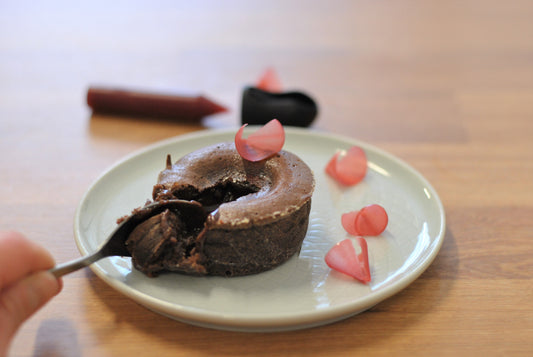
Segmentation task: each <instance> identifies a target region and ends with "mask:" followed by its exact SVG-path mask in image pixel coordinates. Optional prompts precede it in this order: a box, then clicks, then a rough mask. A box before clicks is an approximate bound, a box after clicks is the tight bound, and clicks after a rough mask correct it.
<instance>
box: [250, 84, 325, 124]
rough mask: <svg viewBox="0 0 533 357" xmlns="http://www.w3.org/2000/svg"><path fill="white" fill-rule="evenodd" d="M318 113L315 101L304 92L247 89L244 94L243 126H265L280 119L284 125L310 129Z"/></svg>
mask: <svg viewBox="0 0 533 357" xmlns="http://www.w3.org/2000/svg"><path fill="white" fill-rule="evenodd" d="M317 113H318V107H317V105H316V103H315V101H314V100H313V99H312V98H311V97H309V96H308V95H307V94H304V93H302V92H284V93H273V92H268V91H264V90H261V89H258V88H255V87H246V88H245V89H244V91H243V94H242V110H241V122H242V124H252V125H254V124H259V125H263V124H266V123H268V122H269V121H270V120H272V119H278V120H279V121H280V122H281V124H283V125H289V126H301V127H308V126H309V125H311V123H312V122H313V120H315V117H316V115H317Z"/></svg>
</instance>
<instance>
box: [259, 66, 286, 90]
mask: <svg viewBox="0 0 533 357" xmlns="http://www.w3.org/2000/svg"><path fill="white" fill-rule="evenodd" d="M256 88H259V89H261V90H264V91H267V92H272V93H279V92H281V90H282V86H281V82H280V80H279V77H278V75H277V74H276V71H274V69H273V68H267V69H266V71H265V72H263V74H262V75H261V77H260V78H259V81H257V84H256Z"/></svg>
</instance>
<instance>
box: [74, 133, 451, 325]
mask: <svg viewBox="0 0 533 357" xmlns="http://www.w3.org/2000/svg"><path fill="white" fill-rule="evenodd" d="M250 130H254V128H253V127H251V128H249V129H248V131H250ZM235 132H236V130H224V131H212V130H208V131H203V132H197V133H193V134H191V135H183V136H179V137H176V138H172V139H170V140H166V141H162V142H160V143H157V144H155V145H152V146H150V147H148V148H146V149H144V150H142V151H140V152H137V153H135V154H133V155H131V156H129V157H127V158H125V159H124V160H122V161H120V162H119V163H117V164H116V165H114V166H113V167H111V168H110V169H109V170H108V171H106V172H105V173H104V174H103V175H102V176H101V177H100V178H99V179H98V180H97V181H96V182H95V183H94V184H93V185H92V186H91V187H90V189H89V190H88V192H87V193H86V195H85V196H84V197H83V199H82V201H81V203H80V205H79V207H78V209H77V212H76V217H75V222H74V226H75V227H74V228H75V237H76V243H77V245H78V248H79V250H80V252H81V253H82V254H83V255H85V254H88V253H90V252H93V251H95V250H96V249H97V248H98V246H99V245H100V244H101V243H102V242H103V241H104V240H105V239H106V237H107V236H108V235H109V234H110V233H111V231H112V230H113V229H114V227H115V221H116V219H117V218H118V217H121V216H123V215H126V214H128V213H130V212H131V210H132V209H133V208H135V207H138V206H141V205H143V204H144V202H145V201H146V200H147V199H149V198H150V197H151V191H152V186H153V185H154V183H155V182H156V179H157V175H158V173H159V171H160V170H162V169H163V168H164V166H165V158H166V155H167V154H169V153H170V154H171V155H172V157H173V159H174V160H176V159H178V158H179V157H181V156H182V155H184V154H187V153H189V152H191V151H193V150H196V149H199V148H201V147H204V146H207V145H209V144H214V143H218V142H222V141H232V140H233V138H234V135H235ZM351 145H359V146H361V147H362V148H364V149H365V150H366V153H367V157H368V160H369V171H368V174H367V176H366V177H365V179H364V181H363V182H361V183H359V184H358V185H356V186H354V187H351V188H341V187H340V186H339V185H337V184H336V183H335V182H334V181H333V180H331V179H330V178H329V177H328V176H326V175H325V174H324V167H325V165H326V163H327V161H328V160H329V159H330V158H331V156H332V155H333V154H334V153H335V151H336V150H337V149H339V148H348V147H349V146H351ZM284 149H286V150H289V151H292V152H294V153H295V154H297V155H298V156H300V157H301V158H302V159H303V160H304V161H305V162H307V163H308V165H309V166H310V167H311V169H312V170H313V171H314V173H315V180H316V190H315V193H314V195H313V201H312V209H311V215H310V223H309V230H308V233H307V236H306V238H305V241H304V243H303V246H302V249H301V252H300V254H299V255H298V256H294V257H293V258H291V259H290V260H289V261H288V262H287V263H285V264H283V265H282V266H280V267H278V268H276V269H273V270H271V271H268V272H265V273H261V274H257V275H252V276H246V277H234V278H224V277H191V276H185V275H180V274H166V275H161V276H159V277H157V278H148V277H146V276H144V275H143V274H142V273H140V272H138V271H136V270H135V269H133V270H132V265H131V261H130V258H121V257H111V258H106V259H103V260H101V261H99V262H97V263H95V264H93V265H92V266H91V268H92V269H93V271H94V272H95V273H96V274H97V275H98V276H99V277H100V278H101V279H103V280H104V281H105V282H107V283H108V284H109V285H111V286H112V287H113V288H115V289H117V290H118V291H120V292H121V293H123V294H124V295H126V296H128V297H130V298H131V299H133V300H135V301H137V302H138V303H140V304H142V305H144V306H146V307H147V308H149V309H151V310H153V311H156V312H158V313H160V314H163V315H166V316H168V317H171V318H174V319H177V320H180V321H184V322H187V323H190V324H194V325H199V326H205V327H211V328H219V329H226V330H239V331H283V330H294V329H301V328H308V327H313V326H318V325H323V324H327V323H331V322H334V321H338V320H341V319H344V318H347V317H349V316H352V315H354V314H357V313H359V312H362V311H364V310H366V309H368V308H370V307H372V306H373V305H375V304H377V303H379V302H381V301H383V300H384V299H386V298H388V297H390V296H392V295H393V294H395V293H397V292H399V291H400V290H402V289H403V288H405V287H406V286H407V285H409V284H410V283H411V282H413V281H414V280H415V279H416V278H417V277H418V276H419V275H420V274H421V273H422V272H423V271H424V270H425V269H426V268H427V267H428V266H429V265H430V264H431V262H432V261H433V259H434V258H435V256H436V255H437V253H438V251H439V248H440V246H441V244H442V240H443V238H444V231H445V216H444V210H443V207H442V204H441V201H440V199H439V197H438V195H437V193H436V192H435V190H434V189H433V188H432V187H431V185H430V184H429V183H428V182H427V181H426V179H424V177H422V176H421V175H420V174H419V173H418V172H417V171H415V170H414V169H413V168H411V167H410V166H408V165H407V164H406V163H404V162H402V161H401V160H399V159H397V158H395V157H394V156H391V155H390V154H387V153H386V152H383V151H381V150H379V149H377V148H375V147H373V146H370V145H367V144H365V143H362V142H359V141H356V140H353V139H350V138H345V137H340V136H334V135H330V134H325V133H321V132H316V131H310V130H308V129H297V128H286V141H285V146H284ZM372 203H377V204H380V205H382V206H383V207H385V209H386V210H387V212H388V214H389V225H388V227H387V230H386V231H385V232H384V233H383V234H382V235H381V236H380V237H368V238H367V242H368V250H369V260H370V269H371V275H372V282H371V283H369V284H368V285H364V284H361V283H358V282H357V281H355V280H353V279H352V278H348V277H346V276H344V275H342V274H340V273H337V272H334V271H331V270H330V269H329V268H328V267H327V266H326V264H325V262H324V255H325V254H326V252H327V251H328V250H329V248H330V247H331V246H333V245H334V244H335V243H336V242H338V241H340V240H343V239H345V238H347V237H348V235H347V233H345V231H344V230H343V228H342V226H341V223H340V217H341V214H342V213H344V212H347V211H350V210H354V209H359V208H361V207H363V206H365V205H368V204H372Z"/></svg>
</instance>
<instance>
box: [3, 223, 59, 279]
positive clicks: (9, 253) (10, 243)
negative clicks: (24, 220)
mask: <svg viewBox="0 0 533 357" xmlns="http://www.w3.org/2000/svg"><path fill="white" fill-rule="evenodd" d="M53 266H54V259H53V258H52V256H51V255H50V253H49V252H48V251H47V250H46V249H44V248H43V247H41V246H40V245H39V244H37V243H35V242H32V241H31V240H29V239H28V238H26V237H25V236H23V235H22V234H20V233H18V232H0V290H2V289H3V288H5V287H7V286H9V285H11V284H12V283H14V282H15V281H17V280H19V279H21V278H23V277H25V276H27V275H29V274H31V273H34V272H38V271H40V270H45V269H49V268H51V267H53Z"/></svg>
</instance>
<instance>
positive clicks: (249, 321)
mask: <svg viewBox="0 0 533 357" xmlns="http://www.w3.org/2000/svg"><path fill="white" fill-rule="evenodd" d="M257 128H258V126H248V127H247V128H246V130H248V131H251V130H256V129H257ZM284 129H285V133H286V134H288V135H305V136H309V135H311V136H315V137H322V138H325V139H328V140H334V141H338V142H341V143H344V144H348V145H358V146H361V147H362V148H364V149H368V150H372V151H374V152H375V153H377V154H379V155H380V156H382V157H385V158H386V159H387V160H391V161H393V162H395V163H397V164H399V165H400V166H402V169H403V170H407V171H408V172H409V173H410V174H412V175H414V176H416V178H417V179H418V180H419V181H420V182H421V183H422V184H423V185H424V186H425V187H426V188H427V189H428V190H429V191H430V193H431V197H432V200H433V201H434V203H435V204H436V206H437V209H438V213H439V223H440V226H439V229H438V234H437V235H435V239H434V241H433V243H432V244H431V247H430V248H428V249H429V253H428V254H427V257H426V258H425V259H424V260H422V261H421V262H420V263H419V264H418V265H416V266H415V268H414V269H413V270H412V273H411V274H409V275H407V276H404V277H402V278H400V279H399V280H398V281H396V282H394V283H392V284H390V285H387V286H385V287H383V288H381V289H380V290H378V291H374V292H373V293H372V294H367V295H365V296H363V297H361V298H359V299H358V300H357V301H356V302H354V301H350V302H346V303H343V304H340V305H335V306H332V307H331V306H330V307H328V308H324V309H317V310H314V311H313V312H312V313H309V312H305V311H297V312H291V313H282V314H280V313H277V314H276V315H273V316H265V315H261V316H259V315H255V314H247V315H245V316H234V315H228V314H224V313H218V312H213V311H207V310H203V309H198V308H196V307H190V306H183V305H177V304H174V303H171V302H167V301H162V300H160V299H157V298H154V297H153V296H151V295H149V294H146V293H144V292H141V291H138V290H135V289H134V288H132V287H131V286H129V285H127V284H126V283H124V282H121V281H118V280H116V279H114V278H110V277H108V276H107V275H106V272H105V271H104V270H103V269H101V268H100V267H99V266H98V265H97V264H92V265H91V266H90V269H91V270H92V271H93V272H94V273H95V274H96V275H97V276H98V277H99V278H100V279H102V280H103V281H104V282H105V283H107V284H108V285H110V286H111V287H112V288H114V289H115V290H117V291H118V292H120V293H121V294H123V295H125V296H127V297H128V298H130V299H132V300H134V301H136V302H138V303H139V304H141V305H143V306H145V307H146V308H148V309H150V310H152V311H155V312H156V313H159V314H162V315H164V316H167V317H169V318H171V319H175V320H179V321H182V322H185V323H189V324H192V325H198V326H202V327H210V328H216V329H223V330H236V331H251V332H254V331H286V330H294V329H301V328H308V327H313V326H318V325H324V324H328V323H331V322H335V321H338V320H342V319H344V318H348V317H350V316H353V315H356V314H358V313H360V312H362V311H365V310H367V309H369V308H370V307H372V306H373V305H375V304H378V303H380V302H382V301H383V300H385V299H387V298H389V297H391V296H393V295H395V294H397V293H398V292H400V291H402V290H403V289H405V288H406V287H407V286H408V285H410V284H411V283H412V282H413V281H415V280H416V279H418V277H419V276H420V275H421V274H422V273H423V272H424V271H425V270H426V269H427V268H428V267H429V266H430V265H431V264H432V262H433V261H434V260H435V258H436V256H437V255H438V252H439V251H440V248H441V246H442V244H443V241H444V237H445V232H446V215H445V210H444V206H443V204H442V201H441V199H440V197H439V195H438V193H437V191H436V190H435V188H434V187H433V185H432V184H431V183H430V182H429V181H428V180H427V179H426V178H425V177H424V176H423V175H422V174H421V173H420V172H419V171H418V170H416V169H415V168H414V167H412V166H411V165H410V164H408V163H407V162H406V161H404V160H403V159H401V158H398V157H396V156H394V155H392V154H390V153H389V152H387V151H385V150H383V149H380V148H378V147H377V146H374V145H372V144H369V143H366V142H363V141H360V140H358V139H355V138H351V137H348V136H344V135H340V134H335V133H330V132H325V131H320V130H316V129H309V128H296V127H285V128H284ZM235 131H236V130H235V128H223V129H204V130H199V131H194V132H190V133H185V134H181V135H177V136H174V137H170V138H166V139H163V140H160V141H157V142H154V143H152V144H149V145H146V146H144V147H142V148H139V149H137V150H134V151H132V152H131V153H130V154H128V155H125V156H123V157H122V158H121V159H119V160H117V161H116V162H114V163H113V164H112V165H110V166H108V167H107V168H106V169H105V170H104V171H103V172H101V173H100V174H99V175H98V176H97V177H96V179H94V180H93V182H92V183H91V184H90V185H89V187H88V189H87V190H86V191H85V193H84V194H83V196H82V198H81V200H80V202H79V204H78V206H77V207H76V210H75V214H74V237H75V243H76V245H77V248H78V250H79V252H80V253H81V254H82V255H85V254H88V253H89V252H88V251H87V250H86V249H85V247H84V246H83V244H82V242H81V240H80V237H81V234H80V221H81V214H82V211H83V205H84V203H85V202H86V200H87V199H88V198H89V197H90V196H91V193H92V192H93V190H94V189H95V188H96V187H97V186H98V183H99V182H100V181H101V180H103V179H104V177H106V176H108V175H109V174H110V173H111V172H112V171H114V170H115V169H117V168H118V167H120V166H122V165H124V164H125V163H127V162H128V161H131V160H133V159H135V158H137V157H138V156H140V155H142V154H145V153H149V152H151V151H153V150H157V149H159V148H162V147H164V146H168V145H172V144H174V143H179V142H182V141H188V140H198V139H201V138H203V137H206V136H209V137H211V136H216V135H229V134H234V133H235ZM139 300H140V301H139ZM375 300H377V301H376V303H375V304H369V302H370V301H375ZM363 306H364V307H363ZM176 314H179V316H178V315H176Z"/></svg>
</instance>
